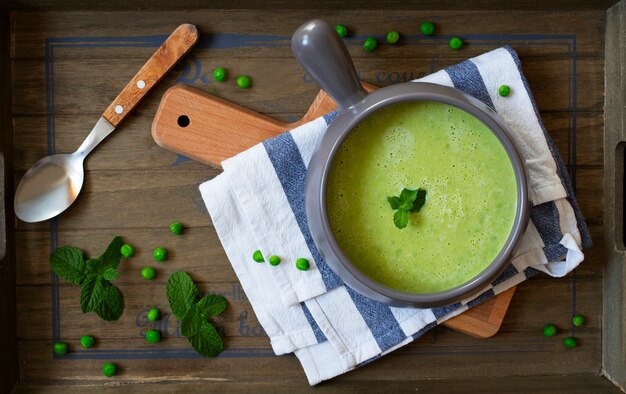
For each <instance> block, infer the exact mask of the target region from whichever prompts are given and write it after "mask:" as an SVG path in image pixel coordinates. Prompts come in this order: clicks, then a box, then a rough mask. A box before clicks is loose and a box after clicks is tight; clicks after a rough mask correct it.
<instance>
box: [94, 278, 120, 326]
mask: <svg viewBox="0 0 626 394" xmlns="http://www.w3.org/2000/svg"><path fill="white" fill-rule="evenodd" d="M115 272H117V271H115ZM103 286H104V287H103V289H102V297H101V298H99V299H96V304H95V305H94V308H93V311H94V312H96V313H97V314H98V316H100V318H101V319H103V320H108V321H111V320H117V319H119V318H120V316H121V315H122V312H124V297H123V296H122V293H121V292H120V290H119V289H118V288H117V287H115V286H113V285H112V284H110V283H109V282H104V284H103Z"/></svg>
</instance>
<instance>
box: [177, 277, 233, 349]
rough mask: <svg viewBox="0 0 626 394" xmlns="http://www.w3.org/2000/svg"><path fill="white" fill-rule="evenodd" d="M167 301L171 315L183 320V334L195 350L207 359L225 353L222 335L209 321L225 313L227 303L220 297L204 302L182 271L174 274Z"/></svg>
mask: <svg viewBox="0 0 626 394" xmlns="http://www.w3.org/2000/svg"><path fill="white" fill-rule="evenodd" d="M166 293H167V300H168V302H169V304H170V308H171V309H172V313H173V314H174V316H176V318H177V319H178V320H180V333H181V335H183V336H185V337H187V340H188V341H189V343H190V344H191V346H193V348H194V349H195V350H196V351H197V352H198V353H200V354H202V355H203V356H206V357H215V356H217V355H218V354H220V353H221V352H222V351H223V350H224V342H223V341H222V338H221V337H220V335H219V333H218V332H217V330H216V329H215V327H213V325H212V324H211V323H209V320H208V319H209V317H211V316H217V315H219V314H221V313H222V312H224V310H225V309H226V306H227V305H228V302H227V301H226V298H224V297H223V296H221V295H219V294H209V295H207V296H205V297H203V298H201V299H199V297H200V295H199V294H200V293H199V292H198V288H197V287H196V285H195V283H193V280H192V279H191V277H190V276H189V275H188V274H187V273H186V272H183V271H177V272H174V273H173V274H172V275H170V277H169V279H168V280H167V287H166Z"/></svg>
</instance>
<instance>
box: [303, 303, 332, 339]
mask: <svg viewBox="0 0 626 394" xmlns="http://www.w3.org/2000/svg"><path fill="white" fill-rule="evenodd" d="M300 306H301V307H302V312H304V316H305V317H306V320H307V321H308V322H309V325H311V329H312V330H313V334H315V339H317V343H322V342H326V341H327V340H328V339H326V335H324V333H323V332H322V329H321V328H320V326H319V325H318V324H317V322H316V321H315V319H314V318H313V315H311V311H310V310H309V307H308V306H306V304H305V303H304V302H301V303H300Z"/></svg>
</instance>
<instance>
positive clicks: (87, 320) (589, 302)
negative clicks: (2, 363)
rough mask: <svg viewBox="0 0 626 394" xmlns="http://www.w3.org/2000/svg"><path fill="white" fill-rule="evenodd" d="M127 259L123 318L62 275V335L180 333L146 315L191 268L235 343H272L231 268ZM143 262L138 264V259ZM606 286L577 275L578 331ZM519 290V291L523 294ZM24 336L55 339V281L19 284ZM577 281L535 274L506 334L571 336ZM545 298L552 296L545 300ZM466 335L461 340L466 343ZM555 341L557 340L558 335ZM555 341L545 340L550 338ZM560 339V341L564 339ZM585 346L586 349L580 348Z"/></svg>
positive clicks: (593, 328)
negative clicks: (171, 280) (223, 305)
mask: <svg viewBox="0 0 626 394" xmlns="http://www.w3.org/2000/svg"><path fill="white" fill-rule="evenodd" d="M125 265H126V263H124V266H123V267H122V268H121V270H120V271H121V277H120V279H119V280H117V281H115V284H116V286H118V287H119V289H120V290H121V291H122V293H123V294H124V299H125V303H126V308H125V311H124V314H123V315H122V317H121V318H120V320H118V321H115V322H105V321H102V320H101V319H100V318H99V317H98V316H97V315H95V314H94V313H88V314H83V313H82V312H81V310H80V305H79V299H80V288H79V286H72V285H69V284H68V283H67V282H65V281H64V280H62V279H60V280H59V286H58V290H59V304H60V311H61V315H60V316H61V320H60V332H61V337H62V339H63V340H67V341H68V343H72V344H75V345H76V346H79V345H78V340H79V339H80V337H81V336H82V335H86V333H91V334H90V335H94V336H96V337H98V338H102V341H105V340H106V341H111V342H112V343H114V344H117V345H120V344H122V343H123V341H120V339H124V338H129V339H132V338H143V336H142V335H143V333H144V332H145V331H146V330H147V329H148V328H152V327H156V328H157V329H160V330H162V332H163V334H164V336H168V337H177V336H179V335H180V334H179V330H178V329H179V325H178V322H177V321H176V318H174V317H173V316H169V314H168V315H164V319H163V321H162V322H156V323H150V322H148V321H147V320H146V313H147V311H148V310H149V309H150V308H151V307H158V308H159V309H161V311H163V312H164V313H165V312H167V313H169V311H170V308H169V306H168V304H167V299H166V297H165V282H166V281H167V277H168V276H169V274H170V273H171V272H173V271H177V270H181V269H182V270H186V271H188V272H189V273H191V274H192V276H193V277H194V279H197V283H198V285H199V289H200V291H202V292H218V293H220V294H223V295H224V296H225V297H226V298H227V299H228V301H229V307H228V309H227V311H226V312H225V313H224V314H223V315H221V316H219V317H218V318H216V319H215V322H216V324H218V325H219V326H220V327H221V328H222V329H223V330H224V331H223V332H224V334H225V335H226V336H228V337H232V338H235V339H232V341H233V345H234V346H238V343H239V342H238V341H239V339H237V338H239V337H249V336H259V337H262V338H263V341H262V345H263V346H264V347H267V346H269V340H268V338H267V337H266V336H265V335H264V332H263V331H262V329H261V328H260V326H259V323H258V321H257V319H256V316H255V314H254V312H253V310H252V308H251V306H250V303H249V302H248V301H247V298H246V296H245V294H244V292H243V289H242V288H241V286H240V285H239V283H238V282H237V279H236V277H235V274H234V273H233V272H232V270H230V271H229V272H228V273H229V275H230V278H228V279H227V280H226V281H218V280H217V279H216V278H215V277H214V274H215V269H214V268H213V267H212V266H205V267H203V268H202V269H196V270H195V271H192V270H187V269H186V267H181V266H179V265H172V266H170V267H161V266H159V267H158V268H159V280H158V281H156V280H155V281H152V282H145V281H143V280H142V279H141V278H140V277H139V274H138V272H137V271H138V270H137V269H136V268H135V267H132V269H131V268H127V267H126V266H125ZM137 265H138V264H137ZM601 287H602V278H600V277H587V278H584V277H577V286H576V299H577V312H579V313H581V314H583V315H584V316H585V317H586V321H585V325H584V326H583V327H582V328H580V329H577V334H578V333H584V334H585V335H589V334H591V333H598V332H599V331H600V329H601V317H602V315H601V314H602V311H601V308H600V304H601V302H602V300H601V299H600V298H598V297H595V295H597V294H598V292H599V291H600V288H601ZM518 292H519V294H518ZM17 293H18V294H17V296H18V306H19V308H20V314H19V316H18V321H17V323H18V332H19V339H20V340H23V341H26V340H38V339H51V338H52V336H51V335H52V333H51V329H50V327H51V326H52V313H51V311H50V305H51V301H50V294H51V289H50V286H19V287H18V289H17ZM572 297H573V294H572V283H571V279H570V278H566V279H555V278H549V277H546V276H541V277H539V278H535V279H532V280H530V281H528V282H527V283H524V284H523V285H520V286H519V288H518V289H517V290H516V294H515V297H513V301H512V304H511V307H510V310H509V311H508V312H507V316H506V317H505V320H504V323H503V326H502V329H501V330H500V332H501V333H521V332H529V333H535V334H537V339H536V340H544V339H543V337H542V334H541V329H542V327H543V326H544V325H545V324H547V323H554V324H556V325H557V326H558V327H559V329H561V330H562V332H561V334H560V336H559V338H560V339H562V338H563V337H564V336H567V334H568V331H569V329H570V326H571V321H570V319H571V316H572V310H571V305H572ZM546 298H549V299H550V302H549V303H546ZM462 338H463V337H462V336H460V337H459V341H461V342H463V339H462ZM555 340H556V339H555ZM549 341H550V340H544V342H545V343H549ZM472 343H474V344H475V345H476V346H482V347H484V348H485V349H489V348H490V347H491V342H490V340H483V341H482V342H472ZM559 343H560V342H559ZM581 349H582V350H581V351H588V350H589V349H587V350H584V348H582V347H581Z"/></svg>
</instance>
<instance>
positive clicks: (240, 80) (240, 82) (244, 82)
mask: <svg viewBox="0 0 626 394" xmlns="http://www.w3.org/2000/svg"><path fill="white" fill-rule="evenodd" d="M235 82H236V83H237V86H238V87H239V89H248V88H249V87H250V85H251V84H252V80H251V79H250V77H249V76H247V75H240V76H238V77H237V79H236V80H235Z"/></svg>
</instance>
